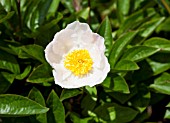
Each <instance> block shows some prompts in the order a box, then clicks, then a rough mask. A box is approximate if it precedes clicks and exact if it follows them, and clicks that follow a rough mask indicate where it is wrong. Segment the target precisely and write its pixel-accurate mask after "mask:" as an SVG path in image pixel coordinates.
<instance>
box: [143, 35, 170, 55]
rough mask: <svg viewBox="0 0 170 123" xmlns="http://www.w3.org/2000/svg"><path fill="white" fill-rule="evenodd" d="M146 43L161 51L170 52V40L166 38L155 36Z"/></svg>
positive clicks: (145, 43)
mask: <svg viewBox="0 0 170 123" xmlns="http://www.w3.org/2000/svg"><path fill="white" fill-rule="evenodd" d="M144 45H145V46H149V47H155V48H159V49H161V51H165V52H170V41H169V40H167V39H165V38H159V37H153V38H150V39H148V40H146V41H145V42H144Z"/></svg>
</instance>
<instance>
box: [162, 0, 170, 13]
mask: <svg viewBox="0 0 170 123" xmlns="http://www.w3.org/2000/svg"><path fill="white" fill-rule="evenodd" d="M161 1H162V4H163V5H164V6H165V8H166V9H167V11H168V13H169V14H170V7H169V5H168V4H167V3H166V1H165V0H161Z"/></svg>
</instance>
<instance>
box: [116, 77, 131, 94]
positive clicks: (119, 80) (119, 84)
mask: <svg viewBox="0 0 170 123" xmlns="http://www.w3.org/2000/svg"><path fill="white" fill-rule="evenodd" d="M113 84H114V86H113V90H114V91H118V92H122V93H126V94H128V93H130V91H129V87H128V85H127V83H126V80H125V79H124V78H123V77H121V76H119V75H118V76H116V77H114V78H113Z"/></svg>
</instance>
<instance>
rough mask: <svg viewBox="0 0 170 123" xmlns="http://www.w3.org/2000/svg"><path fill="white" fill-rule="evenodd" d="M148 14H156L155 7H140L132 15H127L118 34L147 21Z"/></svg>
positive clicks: (149, 15)
mask: <svg viewBox="0 0 170 123" xmlns="http://www.w3.org/2000/svg"><path fill="white" fill-rule="evenodd" d="M146 14H148V18H149V17H151V16H153V15H155V11H154V10H153V9H147V10H144V9H140V10H139V11H137V12H133V13H132V14H131V15H130V16H128V17H126V19H125V20H124V21H123V23H121V25H120V28H119V30H118V31H117V35H118V36H119V35H121V34H122V33H124V32H127V31H129V30H132V29H136V28H137V27H139V25H141V24H142V23H145V22H146V21H147V18H145V15H146Z"/></svg>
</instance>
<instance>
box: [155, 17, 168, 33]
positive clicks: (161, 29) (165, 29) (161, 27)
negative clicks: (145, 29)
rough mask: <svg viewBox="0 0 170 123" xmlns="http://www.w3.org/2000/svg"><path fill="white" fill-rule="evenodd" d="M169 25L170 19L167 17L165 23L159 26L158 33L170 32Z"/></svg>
mask: <svg viewBox="0 0 170 123" xmlns="http://www.w3.org/2000/svg"><path fill="white" fill-rule="evenodd" d="M169 25H170V17H167V18H166V19H165V21H164V22H163V23H161V24H160V25H159V26H158V28H157V29H156V32H160V31H167V32H169V31H170V28H169Z"/></svg>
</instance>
